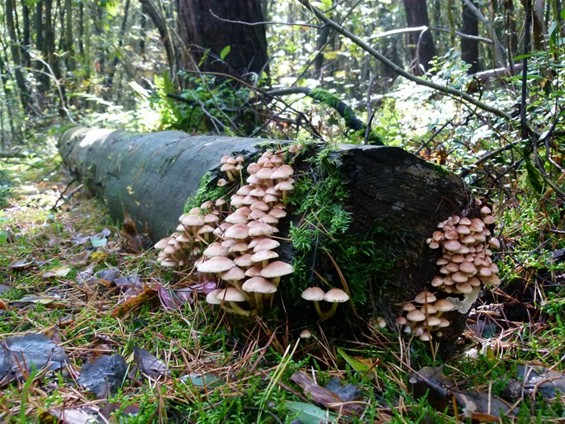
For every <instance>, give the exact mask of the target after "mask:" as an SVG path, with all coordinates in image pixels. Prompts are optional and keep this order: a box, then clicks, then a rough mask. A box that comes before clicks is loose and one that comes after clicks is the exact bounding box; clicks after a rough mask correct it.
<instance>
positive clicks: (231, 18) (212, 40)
mask: <svg viewBox="0 0 565 424" xmlns="http://www.w3.org/2000/svg"><path fill="white" fill-rule="evenodd" d="M176 3H177V11H178V31H179V35H180V38H181V40H182V43H183V45H184V47H185V48H186V49H188V51H189V52H190V54H189V55H188V56H187V58H186V60H189V61H190V62H189V63H184V64H183V65H184V68H185V69H199V70H201V71H203V72H220V73H226V74H229V75H234V76H236V77H241V76H243V75H245V74H246V73H249V72H254V73H257V74H260V73H261V71H263V70H265V68H266V66H267V60H268V59H267V39H266V36H265V25H264V24H257V23H258V22H262V21H264V19H263V13H262V10H261V4H260V2H259V1H258V0H232V1H218V0H215V1H209V0H177V1H176ZM236 21H237V22H236ZM246 23H255V25H247V24H246ZM227 46H230V48H231V49H230V52H229V53H228V55H227V56H225V57H224V58H222V57H221V52H222V50H223V49H224V48H226V47H227Z"/></svg>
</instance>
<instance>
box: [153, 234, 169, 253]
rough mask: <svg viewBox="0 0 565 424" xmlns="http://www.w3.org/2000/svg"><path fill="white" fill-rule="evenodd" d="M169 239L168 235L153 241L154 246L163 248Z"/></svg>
mask: <svg viewBox="0 0 565 424" xmlns="http://www.w3.org/2000/svg"><path fill="white" fill-rule="evenodd" d="M170 239H171V238H170V237H165V238H162V239H161V240H159V241H158V242H157V243H155V246H154V247H155V249H159V250H161V249H164V248H165V247H167V246H168V244H169V240H170Z"/></svg>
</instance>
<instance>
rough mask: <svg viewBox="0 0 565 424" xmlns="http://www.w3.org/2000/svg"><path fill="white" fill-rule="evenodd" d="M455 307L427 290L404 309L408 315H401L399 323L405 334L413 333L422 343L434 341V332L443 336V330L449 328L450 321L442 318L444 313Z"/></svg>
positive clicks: (405, 305)
mask: <svg viewBox="0 0 565 424" xmlns="http://www.w3.org/2000/svg"><path fill="white" fill-rule="evenodd" d="M453 309H455V305H454V304H453V303H452V302H451V301H450V300H448V299H438V298H437V297H436V296H435V295H434V294H433V293H430V292H429V291H427V290H424V291H423V292H421V293H419V294H417V295H416V297H415V298H414V300H413V302H408V303H406V304H404V306H403V307H402V311H403V312H404V313H405V314H406V315H401V316H399V317H398V319H397V323H398V324H399V325H401V326H404V332H405V333H409V334H410V333H413V334H414V335H415V336H417V337H419V338H420V340H422V341H428V340H431V339H432V332H435V334H437V335H438V336H441V329H442V328H445V327H449V325H450V324H451V323H450V322H449V320H448V319H446V318H445V317H442V314H443V313H444V312H448V311H452V310H453Z"/></svg>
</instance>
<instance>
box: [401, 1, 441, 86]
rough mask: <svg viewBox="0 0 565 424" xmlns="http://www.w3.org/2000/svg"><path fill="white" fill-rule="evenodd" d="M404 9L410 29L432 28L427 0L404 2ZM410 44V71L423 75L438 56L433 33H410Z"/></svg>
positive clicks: (427, 31)
mask: <svg viewBox="0 0 565 424" xmlns="http://www.w3.org/2000/svg"><path fill="white" fill-rule="evenodd" d="M404 9H405V11H406V23H407V24H408V26H409V27H419V26H426V27H429V26H430V19H429V18H428V6H427V4H426V0H404ZM408 44H409V50H410V54H411V56H412V63H411V66H410V69H411V70H412V72H413V73H414V74H415V75H422V74H423V73H424V72H425V71H427V70H428V69H429V68H430V61H431V60H432V59H433V58H434V56H435V55H436V50H435V46H434V40H433V37H432V33H431V32H430V31H429V30H426V31H423V32H409V33H408Z"/></svg>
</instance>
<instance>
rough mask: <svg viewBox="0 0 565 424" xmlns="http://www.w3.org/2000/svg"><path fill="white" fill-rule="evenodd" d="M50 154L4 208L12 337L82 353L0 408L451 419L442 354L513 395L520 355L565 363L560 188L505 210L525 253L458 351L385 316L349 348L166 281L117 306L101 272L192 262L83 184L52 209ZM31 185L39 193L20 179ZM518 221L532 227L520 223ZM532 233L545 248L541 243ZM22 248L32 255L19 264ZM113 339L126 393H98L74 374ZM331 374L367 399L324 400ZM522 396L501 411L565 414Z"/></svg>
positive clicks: (23, 418) (462, 385) (289, 418)
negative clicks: (551, 198) (431, 371)
mask: <svg viewBox="0 0 565 424" xmlns="http://www.w3.org/2000/svg"><path fill="white" fill-rule="evenodd" d="M47 163H48V161H46V162H45V163H43V164H41V165H40V166H42V167H44V171H47V172H42V173H38V172H37V169H38V168H37V164H34V167H32V168H29V169H28V170H29V171H30V172H28V173H26V172H24V173H23V177H21V181H19V184H20V186H19V187H18V186H17V185H16V186H15V187H14V188H13V191H11V197H10V198H8V199H7V202H8V206H7V207H5V208H4V209H3V210H2V211H1V212H0V223H1V228H0V235H1V237H0V284H1V285H0V316H1V319H0V339H3V338H5V337H8V336H14V335H22V334H28V333H43V334H46V335H48V336H49V337H52V338H53V339H54V340H55V341H57V343H58V344H60V345H61V346H62V347H63V348H64V349H65V351H66V353H67V355H68V356H69V359H70V361H69V362H70V364H69V367H68V369H66V370H63V371H60V372H56V373H54V374H53V373H51V374H49V373H45V372H44V371H36V372H32V373H30V374H29V375H28V376H27V377H26V378H25V379H24V380H23V381H20V382H12V383H10V384H8V385H6V386H5V387H2V391H1V392H0V421H2V422H6V423H33V422H56V419H55V418H54V417H53V415H54V413H55V412H54V411H56V408H63V409H66V411H67V413H70V411H71V410H73V409H76V411H80V412H81V413H84V414H93V412H92V411H98V410H103V411H112V412H104V413H105V414H106V415H104V416H105V418H104V419H105V420H106V422H120V423H147V422H151V423H153V422H155V423H165V422H187V423H224V422H229V423H250V422H261V423H290V422H293V420H294V419H297V418H299V419H300V420H301V422H303V423H309V422H320V421H322V422H324V421H325V420H326V419H331V420H334V422H352V423H372V422H393V423H418V422H446V423H449V422H453V423H455V422H457V420H458V419H457V418H456V416H455V415H456V412H457V413H459V414H461V413H463V411H462V407H461V406H460V405H459V406H458V407H457V411H454V409H453V405H454V404H453V403H452V402H451V399H450V398H446V397H445V396H443V397H442V396H439V395H438V392H437V390H434V384H435V383H437V382H438V381H439V382H441V381H443V380H441V379H439V377H438V379H437V380H436V379H435V377H434V378H433V379H431V383H434V384H430V381H427V383H426V382H424V383H422V382H418V381H417V380H418V379H417V378H416V374H415V372H416V371H420V370H425V369H428V368H426V367H442V371H441V373H442V375H443V376H444V377H442V378H446V379H449V381H455V382H457V385H456V390H458V391H465V390H469V391H472V392H477V393H480V394H481V396H483V397H484V396H487V395H488V393H492V394H493V395H499V396H502V397H505V396H506V397H508V396H509V395H508V393H507V392H508V390H509V386H510V383H511V382H512V381H513V380H514V379H517V378H518V368H519V367H518V366H519V365H520V364H524V363H534V364H537V365H542V366H544V367H547V368H551V369H552V370H553V371H556V372H561V373H562V372H563V370H564V368H565V365H564V364H563V358H564V354H565V352H564V348H563V346H564V345H565V320H564V319H563V316H564V315H565V314H564V306H565V301H564V299H565V293H564V289H563V287H564V286H563V272H564V270H563V264H562V263H555V262H551V261H549V260H548V256H547V252H548V251H551V250H552V249H553V250H556V249H558V248H559V247H563V246H562V242H559V241H556V240H558V239H557V237H555V236H556V234H553V233H551V232H549V233H548V232H547V229H548V228H563V227H562V226H561V227H559V226H560V225H562V219H563V218H562V217H561V218H559V217H560V215H559V212H558V211H557V210H556V209H555V208H552V207H551V204H550V202H547V203H546V205H547V207H546V208H544V210H543V215H544V217H545V219H544V220H543V221H541V220H539V215H536V214H535V213H534V212H533V209H534V204H535V202H534V201H531V203H524V202H521V203H520V204H519V206H512V205H510V206H508V208H509V209H507V210H505V211H503V213H504V214H506V215H508V218H507V220H508V221H507V222H509V223H510V222H513V223H514V225H512V226H508V227H506V228H505V233H504V234H505V240H506V243H507V245H508V249H507V252H510V250H509V249H510V247H512V246H510V244H511V243H514V244H516V246H519V250H520V252H521V253H519V254H511V253H505V254H504V255H503V256H502V257H501V258H500V259H501V260H502V261H503V263H504V269H505V273H506V276H507V277H508V278H507V279H506V281H507V282H506V285H505V286H502V287H500V288H499V289H497V290H496V291H495V292H494V293H493V294H491V295H488V296H485V297H484V299H483V300H482V301H481V303H479V304H478V305H477V307H476V308H475V310H474V311H473V313H472V315H471V317H470V319H469V323H468V327H467V330H466V331H465V333H464V334H463V335H462V337H461V339H460V341H459V343H460V346H458V352H459V353H458V354H457V355H455V356H454V357H452V358H450V359H449V360H448V361H447V362H445V363H444V362H442V361H440V360H439V359H438V358H437V357H436V356H435V355H434V354H433V352H434V350H433V346H431V347H430V346H429V345H427V344H424V343H421V342H416V341H412V340H410V339H406V338H404V337H402V336H399V335H398V334H396V333H395V332H394V331H391V330H388V329H378V328H375V329H374V334H373V335H372V337H371V339H370V340H367V341H365V342H362V343H361V342H357V343H355V342H353V343H350V344H348V346H347V347H343V346H342V347H340V346H339V345H338V344H336V342H335V341H333V340H327V339H326V337H325V335H324V333H323V332H322V331H321V330H320V329H316V328H313V331H312V333H313V334H312V337H311V338H308V339H298V340H290V339H288V338H287V337H286V335H285V332H284V328H277V329H272V328H267V327H266V325H265V323H263V322H261V321H260V320H258V319H256V320H255V321H252V322H250V323H249V324H248V325H247V326H246V327H245V328H244V330H243V331H241V332H240V333H235V332H234V331H232V326H231V324H230V321H228V320H226V319H225V317H222V316H218V315H217V314H218V310H217V309H212V308H210V307H208V305H206V304H205V303H204V302H200V301H198V302H194V303H188V302H187V303H185V304H183V305H182V306H181V307H180V308H179V309H175V310H170V309H166V308H165V307H164V306H163V304H162V302H160V300H159V298H158V296H156V295H151V296H149V297H148V298H147V299H145V300H144V301H143V302H139V304H136V305H135V306H134V307H133V308H131V309H129V310H126V312H125V313H122V314H116V313H115V312H116V305H117V304H119V303H121V302H123V301H124V299H125V292H124V290H121V289H120V288H119V287H116V285H115V284H114V283H112V282H109V281H107V280H105V279H104V278H103V274H100V271H104V270H108V269H118V270H119V271H120V274H121V275H122V276H130V277H132V278H135V279H136V280H137V281H139V282H140V283H142V284H145V285H146V286H155V285H156V284H157V283H159V284H162V285H165V286H169V287H175V284H178V281H179V280H180V275H178V274H177V273H175V272H170V271H165V270H163V269H160V268H159V267H157V266H156V263H155V260H154V259H155V254H154V252H153V251H152V250H147V251H144V252H142V253H139V254H135V253H131V252H130V251H128V245H127V240H126V239H125V238H123V237H122V236H121V235H120V228H119V227H117V226H115V225H114V224H113V223H112V222H110V221H109V220H108V218H107V215H106V212H105V209H104V207H103V205H101V204H100V203H98V202H97V201H96V200H95V199H92V198H90V197H89V196H88V194H87V193H86V192H83V191H80V192H78V193H77V195H76V196H73V197H71V198H69V199H65V201H64V202H59V205H60V208H58V209H55V210H53V209H52V206H53V205H54V202H55V201H57V199H58V198H59V194H60V193H61V192H62V191H63V190H64V188H65V186H66V184H67V182H68V181H69V179H68V177H67V176H65V175H64V173H63V172H62V171H61V170H60V169H58V170H56V171H55V172H50V171H54V170H53V169H49V168H48V166H47V165H46V164H47ZM22 169H23V170H24V171H25V168H19V169H18V172H21V171H22ZM12 170H13V169H12ZM7 171H10V169H8V170H7ZM45 175H47V176H48V177H47V178H46V177H45ZM24 184H26V185H27V186H30V185H32V186H35V187H36V188H37V192H36V193H33V194H30V192H29V190H28V191H26V192H22V190H21V186H22V185H24ZM559 219H561V221H559ZM520 220H521V222H522V226H523V228H525V229H527V231H526V234H527V237H528V239H527V240H523V239H521V238H520V237H519V235H520V231H519V228H520V225H519V223H518V221H520ZM104 229H108V230H109V235H108V237H107V242H106V243H102V244H101V245H99V246H97V247H96V246H93V244H92V242H91V239H90V238H89V237H92V236H94V235H96V234H99V233H100V232H101V231H103V230H104ZM548 235H549V236H551V237H549V238H548ZM542 236H544V237H545V238H544V241H543V243H542V242H541V241H540V240H541V239H540V237H542ZM526 242H527V243H526ZM536 245H541V246H542V249H540V250H538V251H535V254H533V253H534V252H532V250H533V247H534V246H536ZM528 250H529V251H530V256H528V255H527V252H528ZM544 252H546V253H544ZM16 261H26V263H27V265H26V266H23V265H22V266H20V267H17V266H15V265H14V264H16ZM50 273H51V274H50ZM49 275H51V276H49ZM134 276H135V277H134ZM518 281H519V283H518ZM509 305H517V306H512V307H515V308H516V311H518V312H520V313H522V314H523V316H521V317H522V318H523V319H512V320H510V319H507V318H508V314H510V313H515V314H516V317H518V312H516V311H515V310H513V309H511V306H509ZM134 347H140V348H143V349H145V350H147V351H148V352H149V353H151V354H152V355H154V356H155V357H156V358H158V359H159V360H160V361H162V363H164V364H165V366H166V367H167V369H168V370H170V373H171V377H170V378H159V379H147V378H145V377H143V376H142V375H140V374H139V373H134V372H133V368H132V365H133V363H134V361H133V351H134ZM338 348H340V349H338ZM103 354H120V355H122V356H123V357H124V358H125V360H126V362H127V363H128V364H129V365H130V370H129V374H128V377H127V378H125V379H124V381H123V384H122V385H121V387H120V389H119V390H118V392H117V393H116V394H114V395H112V396H110V397H109V398H107V399H95V398H94V397H93V396H92V395H91V394H89V393H88V392H86V391H85V390H83V389H81V388H80V387H79V386H77V384H76V377H77V375H78V372H79V370H80V368H81V367H82V366H83V365H84V364H85V363H86V362H88V361H90V360H92V359H94V358H96V357H98V356H100V355H103ZM298 371H302V372H303V373H305V374H306V375H308V376H309V378H312V379H314V380H313V381H315V382H316V383H318V384H319V386H316V385H314V386H312V387H310V388H309V389H307V390H303V388H301V387H300V386H299V385H298V384H296V383H295V382H294V381H293V379H292V377H293V375H295V373H296V372H298ZM331 377H337V378H339V381H340V383H341V384H342V385H347V384H349V385H352V386H353V387H354V388H355V389H357V390H358V391H359V392H360V393H361V395H360V396H359V397H358V398H355V400H354V402H355V403H356V404H357V405H359V407H358V409H357V412H356V413H354V414H346V413H344V412H343V410H341V411H340V409H339V408H333V409H332V408H330V407H328V405H329V402H326V403H325V404H324V403H323V402H315V401H314V400H313V398H315V399H318V400H319V397H317V396H318V395H317V394H316V393H317V392H316V390H317V387H320V386H324V385H325V384H327V383H328V382H330V380H331ZM442 384H443V383H442ZM440 386H441V384H440ZM441 387H443V386H441ZM436 389H437V387H436ZM418 393H421V394H422V395H421V396H420V395H418ZM426 393H428V394H426ZM430 393H431V394H430ZM334 400H335V399H334ZM88 408H90V409H88ZM517 411H518V412H516V414H515V415H514V417H513V418H512V417H507V418H504V419H502V421H503V422H531V421H538V422H560V420H562V419H563V418H564V417H565V410H564V408H563V403H562V402H561V400H560V399H542V398H541V397H540V394H539V392H538V393H537V394H534V395H532V396H529V395H526V396H522V397H521V398H519V400H518V401H517ZM100 414H102V412H100ZM94 416H96V414H94ZM466 420H467V421H468V422H469V419H466Z"/></svg>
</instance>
